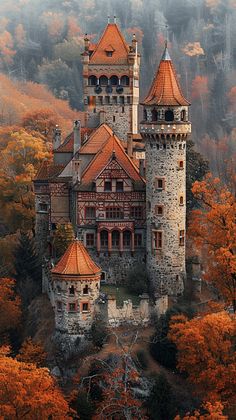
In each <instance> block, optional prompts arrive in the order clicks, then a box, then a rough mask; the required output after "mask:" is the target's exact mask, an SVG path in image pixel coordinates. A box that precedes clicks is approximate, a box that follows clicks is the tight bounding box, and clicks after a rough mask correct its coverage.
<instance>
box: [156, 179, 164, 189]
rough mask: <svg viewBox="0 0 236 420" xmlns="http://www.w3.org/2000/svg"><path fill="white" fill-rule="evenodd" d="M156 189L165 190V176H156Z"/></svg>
mask: <svg viewBox="0 0 236 420" xmlns="http://www.w3.org/2000/svg"><path fill="white" fill-rule="evenodd" d="M156 189H157V190H164V179H163V178H156Z"/></svg>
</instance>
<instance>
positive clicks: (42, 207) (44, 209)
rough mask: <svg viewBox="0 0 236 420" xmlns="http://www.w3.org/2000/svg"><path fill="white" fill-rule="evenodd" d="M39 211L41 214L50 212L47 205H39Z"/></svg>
mask: <svg viewBox="0 0 236 420" xmlns="http://www.w3.org/2000/svg"><path fill="white" fill-rule="evenodd" d="M39 211H40V212H41V213H47V211H48V205H47V203H39Z"/></svg>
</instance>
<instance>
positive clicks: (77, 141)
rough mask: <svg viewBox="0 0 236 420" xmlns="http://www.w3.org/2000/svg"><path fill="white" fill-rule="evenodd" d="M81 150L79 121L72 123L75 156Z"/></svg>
mask: <svg viewBox="0 0 236 420" xmlns="http://www.w3.org/2000/svg"><path fill="white" fill-rule="evenodd" d="M80 148H81V124H80V121H79V120H75V121H74V150H73V155H75V154H76V153H77V152H78V151H79V149H80Z"/></svg>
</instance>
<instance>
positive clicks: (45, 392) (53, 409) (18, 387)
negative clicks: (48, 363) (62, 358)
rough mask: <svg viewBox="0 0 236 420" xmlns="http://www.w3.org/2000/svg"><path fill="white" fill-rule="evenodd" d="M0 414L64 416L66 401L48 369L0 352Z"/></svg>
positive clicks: (56, 417) (39, 416) (55, 417)
mask: <svg viewBox="0 0 236 420" xmlns="http://www.w3.org/2000/svg"><path fill="white" fill-rule="evenodd" d="M0 373H1V374H0V417H1V418H4V419H6V420H10V419H23V418H24V419H26V420H32V419H48V418H52V419H61V420H62V419H66V418H71V417H69V415H68V411H69V408H68V404H67V402H66V401H65V399H64V397H63V395H62V393H61V391H60V390H59V389H58V388H57V386H56V384H55V382H54V380H53V378H52V377H51V376H50V375H49V372H48V369H45V368H37V367H36V366H35V365H33V364H27V363H24V362H18V361H17V360H14V359H12V358H11V357H6V356H4V355H2V354H0Z"/></svg>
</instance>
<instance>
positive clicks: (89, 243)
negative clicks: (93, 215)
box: [86, 233, 94, 246]
mask: <svg viewBox="0 0 236 420" xmlns="http://www.w3.org/2000/svg"><path fill="white" fill-rule="evenodd" d="M86 245H87V246H94V233H86Z"/></svg>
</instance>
